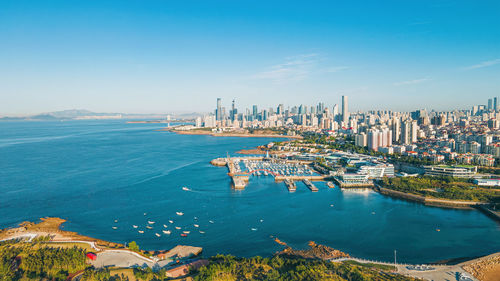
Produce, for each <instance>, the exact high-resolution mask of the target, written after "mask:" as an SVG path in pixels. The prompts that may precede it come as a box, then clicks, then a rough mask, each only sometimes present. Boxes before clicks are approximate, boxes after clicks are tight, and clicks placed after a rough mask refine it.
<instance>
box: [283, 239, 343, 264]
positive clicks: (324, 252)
mask: <svg viewBox="0 0 500 281" xmlns="http://www.w3.org/2000/svg"><path fill="white" fill-rule="evenodd" d="M275 241H276V243H278V244H280V245H284V246H286V248H285V249H284V250H283V251H281V252H278V253H277V255H282V256H289V257H299V258H304V259H322V260H329V259H338V258H349V257H350V256H349V254H347V253H344V252H342V251H339V250H335V249H333V248H330V247H328V246H324V245H318V244H316V243H315V242H314V241H310V242H309V247H310V248H309V249H305V250H295V249H292V248H291V247H289V246H288V245H286V243H284V242H282V241H280V240H279V239H277V238H276V239H275Z"/></svg>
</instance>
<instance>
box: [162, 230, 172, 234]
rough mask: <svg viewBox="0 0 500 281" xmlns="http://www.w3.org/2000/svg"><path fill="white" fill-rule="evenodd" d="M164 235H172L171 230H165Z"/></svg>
mask: <svg viewBox="0 0 500 281" xmlns="http://www.w3.org/2000/svg"><path fill="white" fill-rule="evenodd" d="M163 233H165V234H170V233H171V232H170V230H163Z"/></svg>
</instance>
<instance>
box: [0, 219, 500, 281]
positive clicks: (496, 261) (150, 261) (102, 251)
mask: <svg viewBox="0 0 500 281" xmlns="http://www.w3.org/2000/svg"><path fill="white" fill-rule="evenodd" d="M64 222H66V220H64V219H61V218H50V217H46V218H41V219H40V222H38V223H34V222H23V223H21V224H19V227H14V228H6V229H0V242H1V241H5V240H10V239H23V238H28V237H29V235H35V234H36V235H38V236H40V237H47V236H49V237H50V240H47V241H45V243H47V244H48V245H49V244H52V245H53V247H61V243H62V242H67V243H68V244H69V246H70V247H71V246H77V247H82V245H84V243H88V244H89V245H90V246H91V248H88V246H87V247H82V248H84V249H87V250H95V252H96V253H97V255H98V257H101V258H104V259H106V255H120V256H121V257H122V259H125V260H128V261H126V262H125V263H124V265H121V266H120V265H118V264H115V269H119V268H130V267H131V266H132V267H135V266H136V265H134V264H133V263H132V264H131V263H130V261H137V259H139V260H141V261H142V262H141V264H142V265H143V266H144V265H147V266H150V267H155V266H160V267H162V266H166V265H167V264H169V263H170V262H172V261H173V260H172V258H173V257H181V258H182V257H186V258H188V257H191V256H193V254H192V253H195V254H194V256H196V255H199V254H200V253H201V248H197V247H191V246H182V245H178V246H176V247H174V248H173V249H171V250H170V251H168V252H163V259H158V257H159V256H160V255H158V256H152V255H148V254H150V253H152V252H153V251H147V252H145V251H139V252H138V251H132V250H130V249H128V248H125V247H124V246H123V245H122V244H119V243H114V242H109V241H104V240H100V239H95V238H92V237H88V236H84V235H80V234H78V233H76V232H71V231H65V230H61V229H60V226H61V225H62V224H63V223H64ZM35 237H37V236H35ZM35 237H34V236H32V237H30V239H28V241H31V240H32V239H34V238H35ZM75 239H78V241H75ZM274 241H275V242H276V243H278V244H280V245H282V246H284V247H285V249H284V250H282V251H280V252H277V253H276V254H275V255H281V256H287V257H290V258H297V257H299V258H305V259H319V260H325V261H330V262H334V263H339V262H347V263H359V264H366V265H375V266H385V267H390V266H395V270H396V272H397V273H398V274H401V275H406V276H409V277H415V278H425V279H429V280H430V279H434V280H435V279H439V280H440V277H442V276H445V274H448V272H449V271H450V270H451V271H455V272H468V273H469V274H472V275H473V276H474V277H476V278H478V279H479V280H481V281H483V280H484V281H491V280H495V279H494V277H495V276H497V275H496V274H497V273H498V272H500V252H497V253H492V254H489V255H485V256H482V257H476V258H470V259H468V258H461V262H460V263H459V264H446V263H444V264H433V265H428V266H429V267H430V269H427V270H424V271H422V270H418V269H417V270H416V269H412V268H411V265H408V264H395V265H394V264H393V263H391V262H383V261H371V260H365V259H362V258H357V257H351V256H350V255H349V254H348V253H344V252H341V251H339V250H335V249H333V248H330V247H328V246H323V245H319V244H316V243H314V242H312V241H311V242H309V244H308V245H309V249H303V250H297V249H292V248H290V247H289V246H288V245H287V244H286V243H285V242H283V241H281V240H279V239H278V238H277V237H274ZM97 245H99V246H100V247H103V248H98V247H97ZM106 246H109V247H111V248H105V247H106ZM184 253H188V254H185V255H184V256H183V255H182V254H184ZM108 258H109V257H108ZM90 263H91V264H92V265H93V266H94V267H97V268H99V267H103V266H106V265H104V264H100V263H98V262H94V261H91V262H90ZM101 263H102V262H101ZM206 263H207V264H208V263H209V261H207V262H206Z"/></svg>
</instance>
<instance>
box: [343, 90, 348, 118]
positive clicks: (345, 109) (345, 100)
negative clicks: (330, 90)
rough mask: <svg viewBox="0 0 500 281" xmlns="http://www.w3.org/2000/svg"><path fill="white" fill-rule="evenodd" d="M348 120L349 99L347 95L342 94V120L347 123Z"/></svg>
mask: <svg viewBox="0 0 500 281" xmlns="http://www.w3.org/2000/svg"><path fill="white" fill-rule="evenodd" d="M348 120H349V101H348V98H347V96H342V122H344V123H347V121H348Z"/></svg>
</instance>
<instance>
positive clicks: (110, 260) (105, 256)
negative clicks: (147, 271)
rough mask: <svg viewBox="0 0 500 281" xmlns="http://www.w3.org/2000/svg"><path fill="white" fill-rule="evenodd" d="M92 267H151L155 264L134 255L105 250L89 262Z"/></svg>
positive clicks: (126, 252)
mask: <svg viewBox="0 0 500 281" xmlns="http://www.w3.org/2000/svg"><path fill="white" fill-rule="evenodd" d="M91 263H92V265H93V266H95V267H97V268H99V267H105V266H118V267H133V266H140V267H146V266H149V267H153V266H154V264H155V262H154V261H152V260H150V259H146V258H144V257H141V256H139V255H137V254H135V253H132V252H128V251H119V250H106V251H103V252H100V253H97V259H96V260H95V261H91Z"/></svg>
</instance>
